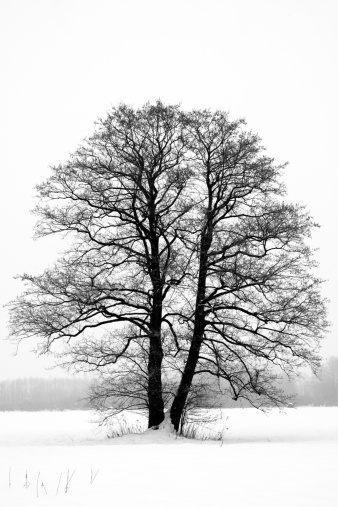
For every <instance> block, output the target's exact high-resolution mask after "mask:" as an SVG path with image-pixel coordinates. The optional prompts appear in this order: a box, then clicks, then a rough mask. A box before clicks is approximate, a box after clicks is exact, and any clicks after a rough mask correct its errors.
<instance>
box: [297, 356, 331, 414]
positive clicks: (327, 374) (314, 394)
mask: <svg viewBox="0 0 338 507" xmlns="http://www.w3.org/2000/svg"><path fill="white" fill-rule="evenodd" d="M291 390H292V391H293V392H295V393H296V395H297V396H296V399H295V405H296V406H302V405H314V406H320V405H326V406H335V407H336V406H338V357H330V358H329V359H328V360H327V361H325V362H324V363H323V366H322V370H321V373H320V374H319V378H317V377H315V376H314V375H313V376H311V377H307V378H305V379H300V380H298V381H296V382H293V383H291Z"/></svg>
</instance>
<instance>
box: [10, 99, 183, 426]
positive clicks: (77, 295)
mask: <svg viewBox="0 0 338 507" xmlns="http://www.w3.org/2000/svg"><path fill="white" fill-rule="evenodd" d="M185 152H186V140H185V134H184V122H182V121H181V113H180V111H179V108H178V107H176V106H169V107H165V106H164V105H163V104H162V103H161V102H158V103H156V104H155V105H150V104H147V105H146V106H144V107H143V108H142V109H140V110H134V109H132V108H130V107H127V106H125V105H121V106H119V107H117V108H115V109H113V110H112V111H111V112H110V113H109V114H108V116H107V118H106V119H104V120H100V121H99V122H98V125H97V131H96V132H95V134H94V135H93V136H92V137H91V138H90V139H88V140H87V142H86V143H85V144H83V146H81V147H80V148H79V149H78V150H77V151H76V152H75V154H74V155H73V156H72V157H71V158H70V160H69V161H68V162H67V163H66V164H64V165H60V166H58V167H53V168H52V175H51V176H50V177H49V178H48V180H47V181H45V182H44V183H42V184H41V185H39V186H38V187H37V188H38V195H39V197H40V204H39V205H38V206H37V208H36V210H35V212H36V213H37V215H38V216H39V217H40V221H39V222H38V224H37V237H42V236H47V235H50V234H59V233H65V234H69V233H73V236H74V238H75V239H74V244H73V246H72V247H71V248H70V249H69V250H68V251H67V252H65V254H64V256H63V258H62V259H60V260H59V261H58V262H57V263H56V265H55V266H54V267H52V268H51V269H48V270H46V271H45V272H44V273H43V274H42V275H41V276H30V275H27V274H25V275H23V276H22V277H21V279H22V280H23V281H24V282H25V283H26V285H27V290H26V291H25V293H24V294H23V295H22V296H21V297H19V298H18V300H17V301H16V302H14V303H13V304H12V310H11V332H12V336H13V337H15V338H17V339H19V340H20V339H22V338H26V337H29V336H37V337H40V338H42V339H43V340H42V342H41V344H40V351H41V352H42V353H48V352H50V351H52V350H53V345H54V344H55V343H56V342H59V341H60V340H61V341H62V342H63V343H64V347H65V349H64V350H65V353H66V354H69V355H70V361H71V362H73V363H75V364H78V365H80V364H81V365H83V366H84V367H85V365H87V366H88V367H89V368H91V367H96V368H100V367H107V366H108V365H111V364H115V363H116V362H117V361H119V360H120V359H121V358H123V357H124V356H125V355H126V354H127V353H128V351H129V349H131V348H132V347H133V344H134V343H137V342H143V341H144V340H145V339H147V340H148V344H149V345H148V359H147V375H148V378H147V396H148V407H149V427H153V426H156V425H158V424H159V423H160V422H161V421H162V420H163V417H164V412H163V399H162V382H161V369H162V360H163V348H162V338H161V333H162V326H163V324H164V323H166V324H167V325H168V326H170V325H171V323H170V322H169V321H166V319H165V317H164V316H163V311H162V309H163V301H164V300H165V298H168V297H169V295H170V297H171V298H174V294H170V293H171V289H172V288H175V287H176V286H177V285H178V284H179V283H180V281H181V279H182V278H183V277H184V274H185V271H186V264H187V262H188V259H187V258H186V256H185V255H183V252H182V249H181V245H180V240H179V234H178V231H179V228H180V220H181V216H182V215H184V213H185V211H186V209H187V208H188V207H189V201H190V199H189V197H188V196H187V195H185V189H186V184H187V181H188V179H189V175H190V170H189V165H188V163H187V162H186V157H185ZM172 292H174V291H172ZM102 326H104V328H105V329H106V333H105V334H104V335H101V336H98V333H97V331H98V330H99V329H101V328H102ZM94 330H96V335H95V336H92V337H91V336H90V335H89V332H90V331H94ZM107 351H108V353H107Z"/></svg>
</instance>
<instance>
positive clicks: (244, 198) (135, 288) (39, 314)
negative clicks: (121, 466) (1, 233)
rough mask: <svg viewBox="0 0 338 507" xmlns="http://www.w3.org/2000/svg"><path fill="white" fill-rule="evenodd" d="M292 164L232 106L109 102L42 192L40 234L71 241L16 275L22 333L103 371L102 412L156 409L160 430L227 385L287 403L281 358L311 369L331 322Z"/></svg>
mask: <svg viewBox="0 0 338 507" xmlns="http://www.w3.org/2000/svg"><path fill="white" fill-rule="evenodd" d="M281 170H282V167H279V166H277V165H275V164H274V162H273V160H272V159H271V158H269V157H267V156H266V155H264V150H263V147H262V145H261V141H260V139H259V138H258V137H257V136H256V135H254V134H252V133H251V132H247V131H245V128H244V121H243V120H238V121H230V120H229V119H228V116H227V114H225V113H223V112H220V111H218V112H215V113H212V112H210V111H192V112H189V113H183V112H181V111H180V109H179V107H178V106H164V105H163V104H162V103H161V102H158V103H156V104H155V105H154V106H152V105H149V104H147V105H146V106H144V107H143V108H142V109H140V110H134V109H132V108H129V107H127V106H125V105H122V106H119V107H117V108H115V109H113V110H112V111H111V113H110V114H109V115H108V116H107V118H106V119H104V120H100V121H99V122H98V129H97V131H96V133H95V134H94V135H93V136H92V137H91V138H90V139H89V140H88V141H87V142H86V143H85V144H83V146H81V147H80V148H79V149H78V150H77V151H76V153H75V154H74V155H73V156H72V157H71V158H70V160H69V161H68V162H67V163H66V164H64V165H60V166H58V167H54V168H53V172H52V175H51V177H50V178H49V179H48V180H47V181H46V182H45V183H43V184H41V185H40V186H39V187H38V193H39V197H40V201H41V202H40V205H39V206H38V207H37V208H36V213H37V214H38V216H40V221H39V222H38V225H37V236H45V235H49V234H58V233H65V234H72V235H73V236H74V242H73V246H72V247H70V248H69V249H68V251H67V252H66V253H65V255H64V256H63V258H62V259H60V260H59V261H58V262H57V263H56V265H55V266H53V267H52V268H50V269H48V270H46V271H45V272H44V273H43V274H42V275H41V276H30V275H23V276H22V277H21V278H22V280H23V281H24V282H25V283H26V285H27V289H26V291H25V292H24V294H23V295H22V296H21V297H19V298H18V299H17V301H15V302H14V303H12V308H11V333H12V336H13V337H14V338H17V339H19V340H20V339H22V338H26V337H29V336H36V337H40V338H41V339H42V341H41V343H40V351H41V352H42V353H48V352H57V353H59V355H60V361H61V362H64V363H65V364H70V365H73V366H75V367H76V368H80V369H87V370H88V369H89V370H96V371H99V372H100V375H101V380H102V383H101V386H100V385H98V386H97V389H96V391H95V392H94V398H95V397H96V398H95V399H96V403H97V406H101V407H108V408H109V406H110V404H112V403H113V404H114V408H115V409H117V410H118V409H119V408H123V407H125V408H131V407H135V406H136V407H141V406H142V407H144V406H145V407H146V408H147V409H148V410H149V427H157V426H158V425H159V424H160V423H161V422H162V420H163V418H164V405H165V403H168V404H169V405H170V404H171V401H170V400H172V399H173V402H172V405H171V411H170V414H171V421H172V423H173V425H174V427H175V429H176V430H178V429H179V425H180V421H181V419H182V415H183V413H184V410H185V408H186V407H187V406H188V404H189V393H190V398H193V395H194V389H195V387H196V389H197V388H198V389H197V390H199V392H201V389H202V388H203V389H206V391H205V392H207V391H208V386H212V390H214V387H215V386H217V385H218V384H217V382H218V380H219V379H220V380H222V382H223V384H222V383H219V385H224V382H226V383H227V386H228V388H227V394H228V395H230V396H231V397H232V398H234V399H238V398H245V399H247V400H249V401H250V403H252V404H253V405H254V406H257V407H262V406H265V405H271V404H280V403H283V402H284V401H285V397H284V396H283V394H282V393H281V391H280V390H278V389H277V388H276V385H275V379H276V373H275V372H276V368H279V369H281V370H282V371H283V372H286V373H287V374H292V373H293V372H294V371H295V370H296V369H297V367H298V366H299V365H301V364H304V363H305V364H308V365H310V367H311V368H312V369H313V370H316V369H317V368H318V365H319V356H318V353H317V346H318V343H319V340H320V338H321V336H322V332H323V331H324V330H325V327H326V320H325V304H324V302H323V301H322V299H321V297H320V293H319V285H320V280H318V279H317V278H316V277H315V275H314V274H313V267H315V263H314V261H313V258H312V252H311V249H310V248H309V246H308V245H307V242H306V240H307V238H308V237H309V235H310V233H311V230H312V228H313V227H314V226H315V224H314V222H313V220H312V219H311V217H310V216H309V215H308V213H307V212H306V210H305V209H304V208H303V207H301V206H298V205H292V204H289V203H287V202H284V201H283V196H284V195H285V189H284V187H283V185H282V184H281V182H280V173H281ZM101 329H105V330H106V331H105V332H104V333H102V332H100V330H101ZM59 342H62V344H63V347H62V349H61V352H60V348H58V347H55V346H54V345H57V344H58V343H59ZM200 379H203V382H202V381H201V380H200ZM204 379H209V380H208V381H207V382H205V381H204ZM164 380H165V386H164V385H163V381H164ZM213 380H215V382H214V381H213ZM203 386H205V387H203ZM203 389H202V391H203ZM222 390H223V391H224V389H223V387H222ZM222 390H221V391H222ZM196 392H197V391H196ZM209 392H211V391H209Z"/></svg>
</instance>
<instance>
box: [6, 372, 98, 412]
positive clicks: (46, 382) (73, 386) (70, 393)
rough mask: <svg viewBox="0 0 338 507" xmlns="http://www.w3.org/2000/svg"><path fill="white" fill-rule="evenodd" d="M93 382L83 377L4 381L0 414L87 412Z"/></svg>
mask: <svg viewBox="0 0 338 507" xmlns="http://www.w3.org/2000/svg"><path fill="white" fill-rule="evenodd" d="M89 386H90V381H89V380H87V379H83V378H50V379H45V378H19V379H15V380H4V381H2V382H0V411H3V410H27V411H29V410H85V409H88V408H89V407H88V403H87V402H86V400H85V398H86V397H87V396H88V389H89Z"/></svg>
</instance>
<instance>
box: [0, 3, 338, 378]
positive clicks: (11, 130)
mask: <svg viewBox="0 0 338 507" xmlns="http://www.w3.org/2000/svg"><path fill="white" fill-rule="evenodd" d="M0 48H1V49H0V51H1V80H0V87H1V93H0V104H1V110H0V122H1V125H0V128H1V132H0V143H1V200H0V222H1V224H0V225H1V229H0V230H1V249H0V280H1V286H0V287H1V291H0V302H1V306H2V305H3V304H5V303H6V302H8V301H9V300H10V299H13V298H14V297H15V295H16V294H18V293H19V292H20V290H21V287H20V283H19V282H18V281H15V280H13V277H14V275H15V274H17V273H22V272H24V271H26V272H39V271H41V270H42V269H43V268H44V267H46V266H47V265H48V263H51V262H52V260H53V258H55V257H56V255H57V252H58V251H61V250H62V244H61V242H60V241H57V240H56V239H54V240H46V239H44V240H39V241H38V242H34V241H33V240H32V235H33V226H34V217H32V215H31V214H30V209H32V207H33V205H34V199H33V196H34V186H35V185H36V184H37V183H39V182H41V181H43V180H44V179H45V178H46V177H47V176H48V174H49V169H48V167H49V166H50V165H53V164H57V163H59V162H64V161H65V160H66V159H67V156H68V154H69V153H70V152H72V151H73V150H74V149H75V148H76V146H77V145H78V144H79V143H81V141H82V139H83V138H84V137H86V136H88V135H90V134H91V133H92V132H93V130H94V122H95V120H96V118H97V117H99V116H104V115H105V113H106V112H107V111H108V109H109V108H110V107H111V106H113V105H116V104H118V103H119V102H126V103H128V104H133V105H135V106H140V105H142V104H144V103H145V102H147V101H154V100H156V99H157V98H161V99H162V100H163V101H164V102H165V103H181V104H182V106H183V107H184V108H212V109H215V108H218V109H223V110H227V111H229V112H230V115H231V118H233V119H234V118H237V117H243V116H244V117H245V118H246V119H247V124H248V127H249V128H250V129H252V130H253V131H254V132H257V133H258V134H259V135H260V136H261V138H262V139H263V144H264V145H265V146H266V148H267V152H268V154H269V155H270V156H273V157H275V159H276V162H278V163H282V162H285V161H289V166H288V168H287V169H286V172H285V181H286V183H287V185H288V189H289V196H290V199H291V200H293V201H295V202H300V203H303V204H306V205H307V206H308V208H309V210H310V211H311V213H312V215H313V216H314V218H315V219H316V221H317V222H319V223H320V224H321V226H322V227H321V229H319V230H317V231H316V232H315V233H314V235H313V239H312V244H313V246H314V247H318V248H319V250H318V252H317V259H318V260H319V262H320V267H319V274H320V276H321V277H323V278H325V279H327V283H326V284H325V289H324V294H325V296H327V297H328V298H329V299H330V300H331V304H330V320H331V322H332V324H333V326H332V332H331V335H330V336H329V337H328V338H327V340H326V341H325V343H324V344H323V354H324V356H329V355H337V356H338V318H337V310H338V295H337V293H338V291H337V287H338V269H337V244H338V240H337V234H338V227H337V221H338V213H337V202H338V190H337V189H338V185H337V183H338V176H337V174H338V171H337V169H338V168H337V165H338V163H337V118H338V99H337V95H338V70H337V68H338V66H337V62H338V2H337V1H336V0H332V1H331V0H318V1H317V0H316V1H311V0H281V1H280V0H233V1H230V0H218V1H217V0H208V1H206V0H204V1H201V0H191V1H190V0H180V1H175V0H174V1H173V0H171V1H161V0H153V1H151V0H109V1H108V0H41V1H38V0H0ZM6 321H7V312H6V310H5V309H3V308H1V336H2V337H3V338H4V337H5V336H6V335H7V330H6ZM32 348H34V343H33V342H30V343H29V344H26V345H25V346H24V347H22V348H21V349H20V350H19V354H18V355H17V357H12V353H13V348H12V347H11V346H10V344H9V343H8V342H5V341H3V340H0V380H1V379H3V378H7V377H16V376H33V375H41V374H43V372H44V366H45V365H46V364H47V362H46V361H44V360H42V359H36V357H35V356H34V355H33V354H32V353H30V352H29V350H30V349H32ZM47 374H48V375H50V374H53V375H54V374H55V371H54V372H52V373H51V372H49V373H47Z"/></svg>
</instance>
